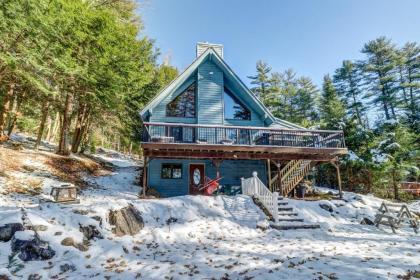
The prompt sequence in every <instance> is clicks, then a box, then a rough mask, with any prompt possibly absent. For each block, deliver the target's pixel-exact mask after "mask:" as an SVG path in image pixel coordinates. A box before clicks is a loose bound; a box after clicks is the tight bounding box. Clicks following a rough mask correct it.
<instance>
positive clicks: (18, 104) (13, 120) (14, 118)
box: [7, 93, 25, 137]
mask: <svg viewBox="0 0 420 280" xmlns="http://www.w3.org/2000/svg"><path fill="white" fill-rule="evenodd" d="M24 97H25V93H22V94H21V95H20V96H18V97H16V102H15V104H14V106H13V107H14V108H13V115H12V117H11V120H10V124H9V129H8V132H7V136H8V137H10V135H12V133H13V130H14V128H15V126H16V123H17V120H18V118H19V116H20V107H21V106H22V103H23V99H24Z"/></svg>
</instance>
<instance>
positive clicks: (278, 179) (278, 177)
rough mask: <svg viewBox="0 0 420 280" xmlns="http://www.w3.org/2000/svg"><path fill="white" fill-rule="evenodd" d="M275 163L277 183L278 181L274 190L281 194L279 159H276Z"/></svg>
mask: <svg viewBox="0 0 420 280" xmlns="http://www.w3.org/2000/svg"><path fill="white" fill-rule="evenodd" d="M275 164H276V167H277V174H278V175H277V181H278V182H279V183H278V186H277V190H274V191H276V192H279V194H280V195H281V196H283V186H282V182H281V161H280V160H278V161H276V162H275Z"/></svg>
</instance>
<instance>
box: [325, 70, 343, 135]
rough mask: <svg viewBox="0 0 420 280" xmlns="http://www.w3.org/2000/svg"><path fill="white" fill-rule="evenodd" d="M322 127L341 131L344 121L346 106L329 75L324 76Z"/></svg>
mask: <svg viewBox="0 0 420 280" xmlns="http://www.w3.org/2000/svg"><path fill="white" fill-rule="evenodd" d="M319 111H320V116H321V122H322V124H321V126H322V127H323V128H325V129H340V128H341V125H342V124H343V121H344V116H345V110H344V105H343V103H342V102H341V100H340V98H339V97H338V94H337V91H336V89H335V87H334V84H333V81H332V80H331V78H330V76H329V75H325V76H324V82H323V85H322V92H321V98H320V101H319Z"/></svg>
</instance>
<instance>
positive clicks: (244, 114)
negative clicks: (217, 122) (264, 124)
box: [223, 88, 251, 120]
mask: <svg viewBox="0 0 420 280" xmlns="http://www.w3.org/2000/svg"><path fill="white" fill-rule="evenodd" d="M223 99H224V101H225V119H230V120H251V112H250V111H249V110H248V109H247V108H246V107H245V106H244V105H243V104H242V103H241V102H240V101H239V100H238V99H236V98H235V97H234V96H233V94H232V93H231V92H230V91H229V90H228V89H227V88H225V90H224V96H223Z"/></svg>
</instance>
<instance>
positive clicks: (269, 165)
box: [267, 158, 273, 191]
mask: <svg viewBox="0 0 420 280" xmlns="http://www.w3.org/2000/svg"><path fill="white" fill-rule="evenodd" d="M267 169H268V188H269V189H270V191H273V187H272V186H271V160H270V159H269V158H268V159H267Z"/></svg>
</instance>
